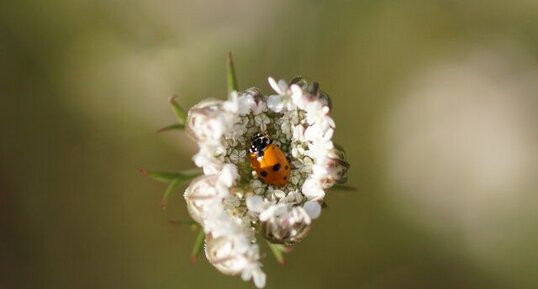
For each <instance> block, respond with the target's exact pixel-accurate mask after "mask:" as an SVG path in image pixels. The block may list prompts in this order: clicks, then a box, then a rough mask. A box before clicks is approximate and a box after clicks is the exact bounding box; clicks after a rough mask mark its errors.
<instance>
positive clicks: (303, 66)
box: [0, 0, 538, 289]
mask: <svg viewBox="0 0 538 289" xmlns="http://www.w3.org/2000/svg"><path fill="white" fill-rule="evenodd" d="M229 50H231V51H233V53H234V55H235V59H236V67H237V73H238V78H239V84H240V86H241V87H242V88H247V87H250V86H257V87H260V88H261V89H262V90H263V91H264V92H266V93H268V92H270V90H269V86H268V85H267V81H266V78H267V76H274V77H276V78H285V79H290V78H291V77H292V76H294V75H296V74H302V75H303V76H304V77H306V78H307V79H309V80H318V81H320V83H321V86H322V88H323V89H324V90H325V91H327V92H328V93H329V94H330V95H331V97H332V99H333V103H334V118H335V120H336V122H337V131H336V136H335V141H336V142H337V143H340V144H341V145H343V146H344V147H345V148H346V149H347V154H348V157H349V161H350V163H351V164H352V169H351V171H350V176H349V180H350V184H351V185H353V186H355V187H357V188H358V189H357V191H354V192H342V191H335V192H331V193H330V194H329V195H328V196H327V202H328V205H329V207H328V208H327V210H326V211H325V212H324V214H323V216H322V218H321V219H319V220H318V221H316V223H315V228H314V230H313V231H312V233H311V234H310V236H309V238H307V239H306V240H305V241H304V242H303V243H301V244H300V245H298V246H296V248H295V250H294V252H293V253H292V254H290V255H289V256H288V264H287V265H286V266H283V267H282V266H279V265H278V264H277V263H276V262H275V261H274V260H273V258H272V256H271V255H270V254H269V253H268V251H267V250H266V252H267V254H266V257H265V259H264V263H265V270H266V272H267V274H268V285H267V288H414V289H416V288H438V289H440V288H441V289H442V288H458V289H461V288H503V289H504V288H537V287H538V248H537V247H536V244H538V216H537V213H536V212H537V210H538V195H537V194H536V193H537V189H538V181H537V180H538V178H537V177H538V174H537V172H538V157H537V156H538V130H537V125H536V124H537V123H538V119H537V118H538V117H537V115H538V2H537V1H534V0H512V1H501V0H489V1H485V0H477V1H455V0H445V1H441V0H436V1H419V0H411V1H372V0H367V1H283V0H278V1H240V0H234V1H220V0H213V1H166V0H157V1H143V0H134V1H123V0H107V1H99V0H93V1H91V0H53V1H37V0H20V1H1V2H0V120H1V121H0V131H1V134H0V288H132V289H137V288H159V289H172V288H174V289H177V288H253V285H252V284H251V283H244V282H243V281H241V280H240V278H236V277H227V276H224V275H222V274H220V273H219V272H217V271H216V270H215V269H214V268H212V267H211V266H210V265H209V264H208V263H207V262H206V261H205V260H204V258H201V259H200V261H199V262H198V264H196V265H192V264H190V262H189V254H190V248H191V244H192V242H193V240H194V238H195V233H193V232H191V231H190V230H189V228H188V227H185V226H181V225H172V224H170V223H169V222H168V221H169V220H180V219H185V218H187V212H186V210H185V206H184V203H183V200H182V199H181V198H180V195H179V193H178V195H177V197H176V198H174V199H173V201H172V203H171V205H170V206H169V209H168V210H167V211H162V210H161V209H160V207H159V200H160V196H161V193H162V191H163V190H164V187H163V186H162V184H159V183H156V182H153V181H152V180H150V179H147V178H145V177H143V176H141V175H140V174H139V173H138V171H137V169H138V168H139V167H145V168H150V169H162V170H171V171H174V170H181V169H186V168H191V167H193V164H192V162H191V160H190V158H191V156H192V154H193V153H194V152H195V151H196V147H195V144H194V143H193V142H192V141H191V140H190V139H189V138H188V137H187V136H186V135H185V134H184V133H182V132H170V133H165V134H156V133H155V130H156V129H158V128H160V127H162V126H165V125H168V124H170V123H172V122H173V121H174V115H173V114H172V112H171V110H170V108H169V106H168V103H167V98H168V97H169V96H170V95H172V94H177V95H178V96H179V98H178V99H179V101H180V102H181V103H182V104H183V105H184V106H186V107H188V106H191V105H193V104H195V103H196V102H197V101H199V100H201V99H203V98H207V97H221V98H223V97H225V92H226V78H225V55H226V53H227V51H229ZM264 249H266V248H264Z"/></svg>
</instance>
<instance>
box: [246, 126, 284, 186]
mask: <svg viewBox="0 0 538 289" xmlns="http://www.w3.org/2000/svg"><path fill="white" fill-rule="evenodd" d="M249 152H250V164H251V165H252V167H253V168H254V170H255V171H256V174H258V176H259V177H260V179H261V180H262V181H263V182H264V183H266V184H268V185H273V186H278V187H280V186H285V185H286V184H288V182H289V181H290V172H291V166H290V162H289V161H288V158H287V157H286V155H285V154H284V152H283V151H282V149H280V147H279V146H278V145H276V144H274V143H273V141H272V140H271V138H270V137H269V136H268V135H267V134H265V133H257V134H256V135H254V136H253V137H252V140H251V142H250V149H249Z"/></svg>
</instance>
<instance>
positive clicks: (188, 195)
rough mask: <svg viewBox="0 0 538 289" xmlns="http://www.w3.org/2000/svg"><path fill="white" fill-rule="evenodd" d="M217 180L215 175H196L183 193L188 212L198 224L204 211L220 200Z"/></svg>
mask: <svg viewBox="0 0 538 289" xmlns="http://www.w3.org/2000/svg"><path fill="white" fill-rule="evenodd" d="M217 181H218V176H217V175H211V176H200V177H197V178H196V179H194V180H193V181H192V182H191V183H190V185H189V187H187V189H186V190H185V193H184V194H183V197H184V198H185V201H186V203H187V210H188V211H189V214H190V215H191V217H192V219H193V220H195V221H196V222H198V223H200V224H202V220H203V216H204V213H205V212H207V211H208V210H210V209H211V208H212V206H213V205H214V204H217V203H219V202H220V201H221V200H222V198H221V197H220V195H219V191H218V187H217V186H216V184H217Z"/></svg>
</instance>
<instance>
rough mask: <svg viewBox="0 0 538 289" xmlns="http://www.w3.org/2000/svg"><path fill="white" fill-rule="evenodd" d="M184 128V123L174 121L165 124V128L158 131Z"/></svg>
mask: <svg viewBox="0 0 538 289" xmlns="http://www.w3.org/2000/svg"><path fill="white" fill-rule="evenodd" d="M184 128H185V125H182V124H179V123H174V124H171V125H168V126H165V127H163V128H160V129H159V130H158V131H157V133H160V132H165V131H169V130H176V129H184Z"/></svg>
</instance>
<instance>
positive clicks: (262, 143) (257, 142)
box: [249, 132, 273, 155]
mask: <svg viewBox="0 0 538 289" xmlns="http://www.w3.org/2000/svg"><path fill="white" fill-rule="evenodd" d="M272 142H273V141H272V140H271V138H270V137H269V135H268V134H267V133H262V132H259V133H257V134H255V135H254V136H253V137H252V139H251V140H250V149H249V151H250V153H256V152H257V153H258V154H260V155H263V149H264V148H265V147H266V146H268V145H269V144H270V143H272Z"/></svg>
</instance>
